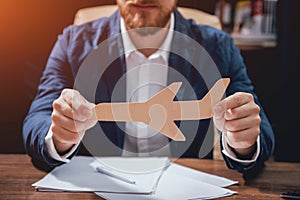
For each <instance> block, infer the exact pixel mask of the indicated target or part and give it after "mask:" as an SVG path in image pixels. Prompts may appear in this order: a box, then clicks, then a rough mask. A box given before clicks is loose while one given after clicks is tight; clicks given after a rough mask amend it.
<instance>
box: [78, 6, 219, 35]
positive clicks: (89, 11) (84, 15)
mask: <svg viewBox="0 0 300 200" xmlns="http://www.w3.org/2000/svg"><path fill="white" fill-rule="evenodd" d="M116 9H117V5H103V6H96V7H89V8H82V9H79V10H78V11H77V12H76V14H75V19H74V24H75V25H80V24H83V23H86V22H89V21H92V20H95V19H97V18H101V17H108V16H110V15H111V14H112V13H113V12H114V11H115V10H116ZM178 10H179V12H180V13H181V14H182V15H183V16H184V17H185V18H187V19H194V20H195V22H196V23H197V24H205V25H210V26H213V27H215V28H217V29H221V23H220V20H219V18H218V17H217V16H215V15H212V14H209V13H206V12H203V11H201V10H197V9H193V8H185V7H178Z"/></svg>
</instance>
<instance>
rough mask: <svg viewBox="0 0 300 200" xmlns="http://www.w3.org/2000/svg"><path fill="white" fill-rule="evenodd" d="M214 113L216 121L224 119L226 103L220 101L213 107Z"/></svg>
mask: <svg viewBox="0 0 300 200" xmlns="http://www.w3.org/2000/svg"><path fill="white" fill-rule="evenodd" d="M212 111H213V115H214V118H215V119H221V118H223V117H224V114H225V111H226V102H225V101H220V102H219V103H217V104H216V105H215V106H214V107H213V109H212Z"/></svg>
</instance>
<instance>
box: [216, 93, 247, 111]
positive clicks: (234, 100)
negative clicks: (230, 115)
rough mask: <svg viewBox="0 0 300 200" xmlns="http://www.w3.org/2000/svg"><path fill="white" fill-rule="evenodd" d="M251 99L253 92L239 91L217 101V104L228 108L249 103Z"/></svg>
mask: <svg viewBox="0 0 300 200" xmlns="http://www.w3.org/2000/svg"><path fill="white" fill-rule="evenodd" d="M250 101H253V96H252V94H250V93H245V92H237V93H235V94H233V95H230V96H228V97H227V98H225V99H223V100H222V101H220V102H219V103H217V104H216V106H220V107H222V108H223V109H226V110H228V109H232V108H236V107H239V106H242V105H244V104H247V103H248V102H250Z"/></svg>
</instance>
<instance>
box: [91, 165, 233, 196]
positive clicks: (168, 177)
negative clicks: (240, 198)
mask: <svg viewBox="0 0 300 200" xmlns="http://www.w3.org/2000/svg"><path fill="white" fill-rule="evenodd" d="M204 181H205V182H204ZM209 183H211V184H209ZM235 183H237V182H236V181H231V180H229V179H225V178H222V177H218V176H214V175H210V174H207V173H203V172H199V171H196V170H192V169H189V168H187V167H182V166H180V165H177V164H171V165H170V166H169V168H168V169H166V171H165V172H164V174H163V175H162V177H161V179H160V181H159V183H158V185H157V188H156V191H155V192H154V193H152V194H149V195H132V194H113V193H100V192H97V193H96V194H97V195H98V196H101V197H102V198H105V199H108V200H140V199H142V200H143V199H145V200H168V199H212V198H219V197H225V196H230V195H233V194H235V193H236V192H234V191H232V190H229V189H226V188H222V187H220V186H222V185H226V186H229V185H232V184H235ZM213 184H216V185H213Z"/></svg>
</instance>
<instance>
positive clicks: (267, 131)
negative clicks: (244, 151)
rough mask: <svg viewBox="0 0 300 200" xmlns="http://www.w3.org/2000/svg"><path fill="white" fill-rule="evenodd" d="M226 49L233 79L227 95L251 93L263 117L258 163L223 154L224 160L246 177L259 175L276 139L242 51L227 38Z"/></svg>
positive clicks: (230, 75)
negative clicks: (231, 157)
mask: <svg viewBox="0 0 300 200" xmlns="http://www.w3.org/2000/svg"><path fill="white" fill-rule="evenodd" d="M223 45H226V46H225V47H226V48H229V51H228V52H227V54H225V55H226V57H227V56H228V60H229V62H228V63H229V68H228V69H229V71H228V75H229V77H230V78H231V84H230V86H229V88H228V90H227V94H226V95H231V94H233V93H235V92H238V91H240V92H248V93H251V94H252V95H253V97H254V100H255V102H256V103H257V104H258V105H259V106H260V108H261V111H260V117H261V125H260V135H259V137H260V154H259V155H258V158H257V160H256V162H254V163H251V164H249V165H243V164H241V163H238V162H236V161H233V160H232V159H230V158H228V157H227V156H226V155H224V154H223V158H224V160H225V162H226V164H227V166H228V167H229V168H230V169H234V170H237V171H239V172H241V173H243V174H244V176H245V177H247V176H253V175H255V174H257V172H258V171H259V170H261V169H262V168H263V166H264V162H265V161H266V160H268V159H269V157H270V156H271V155H272V154H273V151H274V146H275V138H274V133H273V130H272V127H271V125H270V122H269V120H268V118H267V116H266V114H265V112H264V109H263V107H262V105H261V103H260V102H259V100H258V97H257V95H256V94H255V93H254V89H253V85H252V83H251V80H250V78H249V77H248V75H247V69H246V66H245V64H244V61H243V58H242V56H241V54H240V51H239V50H238V48H237V47H236V46H235V44H234V42H233V40H232V39H231V38H229V37H228V38H227V40H225V44H223Z"/></svg>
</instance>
